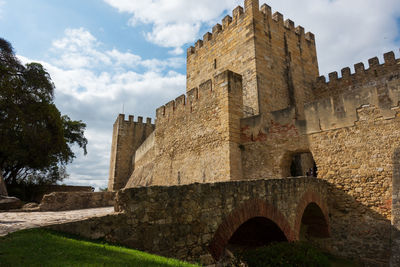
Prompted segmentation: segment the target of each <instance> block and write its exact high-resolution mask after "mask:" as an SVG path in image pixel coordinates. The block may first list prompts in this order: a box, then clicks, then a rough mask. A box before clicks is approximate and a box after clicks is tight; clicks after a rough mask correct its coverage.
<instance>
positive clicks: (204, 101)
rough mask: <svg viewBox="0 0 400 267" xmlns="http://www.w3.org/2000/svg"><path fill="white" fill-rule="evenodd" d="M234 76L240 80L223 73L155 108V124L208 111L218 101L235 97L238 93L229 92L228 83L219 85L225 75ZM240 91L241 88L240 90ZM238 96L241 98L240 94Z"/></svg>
mask: <svg viewBox="0 0 400 267" xmlns="http://www.w3.org/2000/svg"><path fill="white" fill-rule="evenodd" d="M231 74H232V75H234V76H235V78H240V81H241V77H240V75H237V74H233V73H232V72H230V71H225V72H223V73H221V74H219V75H217V76H215V77H214V79H209V80H207V81H206V82H204V83H202V84H200V85H199V86H198V87H196V88H193V89H192V90H190V91H188V92H187V93H186V95H181V96H179V97H177V98H176V99H175V100H171V101H169V102H168V103H167V104H165V105H163V106H161V107H159V108H157V110H156V117H157V124H158V123H160V122H162V121H165V120H169V119H171V118H172V117H185V116H189V115H190V114H192V113H196V112H197V111H200V110H203V108H204V109H208V108H210V107H212V106H213V104H215V105H219V104H218V102H219V101H223V99H224V98H229V96H232V95H235V94H237V93H238V92H236V90H230V89H231V87H230V86H227V84H228V81H226V82H225V83H223V84H221V81H222V80H226V79H227V77H225V76H226V75H228V76H229V75H231ZM240 90H242V88H240ZM240 96H242V94H241V92H240Z"/></svg>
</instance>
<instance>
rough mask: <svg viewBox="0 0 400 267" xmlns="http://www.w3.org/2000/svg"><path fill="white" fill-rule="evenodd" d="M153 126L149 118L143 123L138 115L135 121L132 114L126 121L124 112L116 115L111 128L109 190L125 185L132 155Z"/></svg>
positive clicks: (129, 171)
mask: <svg viewBox="0 0 400 267" xmlns="http://www.w3.org/2000/svg"><path fill="white" fill-rule="evenodd" d="M154 127H155V126H154V124H151V119H150V118H147V120H146V123H144V122H143V118H142V117H138V120H137V122H135V121H134V117H133V116H129V119H128V120H127V121H126V120H125V115H124V114H120V115H119V116H118V118H117V120H116V121H115V123H114V128H113V138H112V145H111V158H110V177H109V180H108V190H109V191H116V190H119V189H121V188H124V187H125V185H126V183H127V182H128V180H129V177H130V175H131V173H132V172H133V169H134V164H133V163H134V161H132V159H133V156H134V155H135V152H136V150H137V149H138V148H139V146H140V145H141V144H142V143H143V142H144V141H145V140H146V138H147V137H148V136H149V135H150V134H151V133H152V132H153V131H154Z"/></svg>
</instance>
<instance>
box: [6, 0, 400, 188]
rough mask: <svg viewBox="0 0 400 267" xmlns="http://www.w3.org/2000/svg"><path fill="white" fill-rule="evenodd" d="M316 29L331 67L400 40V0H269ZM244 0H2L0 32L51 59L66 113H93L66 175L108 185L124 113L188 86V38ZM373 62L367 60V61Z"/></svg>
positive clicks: (146, 112) (25, 56) (26, 55)
mask: <svg viewBox="0 0 400 267" xmlns="http://www.w3.org/2000/svg"><path fill="white" fill-rule="evenodd" d="M263 3H267V4H268V5H270V6H271V7H272V9H273V12H275V11H279V12H281V13H282V14H284V16H285V18H290V19H292V20H293V21H295V23H296V25H302V26H303V27H305V29H306V31H311V32H313V33H314V34H315V35H316V42H317V48H318V56H319V64H320V73H321V74H324V75H326V74H327V73H329V72H332V71H340V69H341V68H343V67H347V66H353V64H355V63H358V62H364V63H367V60H368V58H371V57H374V56H379V58H380V59H381V60H382V54H383V53H385V52H388V51H395V53H396V57H399V48H400V1H399V0H302V1H299V0H269V1H262V0H260V4H263ZM237 5H243V1H242V0H217V1H215V0H68V1H66V0H0V37H2V38H5V39H6V40H8V41H10V42H11V43H12V45H13V46H14V48H15V50H16V53H17V55H18V56H19V57H20V58H21V60H22V61H24V62H29V61H36V62H40V63H42V64H43V65H44V66H45V67H46V69H47V70H48V71H49V73H50V74H51V77H52V79H53V81H54V83H55V85H56V104H57V106H58V108H59V109H60V110H61V112H62V113H63V114H67V115H69V116H70V117H71V118H72V119H74V120H83V121H84V122H86V123H87V131H86V136H87V138H88V139H89V147H88V155H87V156H83V155H82V153H81V151H79V150H76V151H77V158H76V159H75V161H74V163H73V164H71V165H70V166H69V167H68V172H69V174H70V178H69V179H68V180H67V181H64V182H65V183H67V184H74V185H91V186H94V187H106V186H107V179H108V168H109V154H110V147H111V134H112V124H113V122H114V121H115V118H116V117H117V115H118V113H122V111H124V113H126V114H133V115H135V116H143V117H152V118H153V119H154V117H155V109H156V108H157V107H159V106H161V105H163V104H165V103H166V102H168V101H169V100H171V99H174V98H175V97H176V96H178V95H180V94H182V93H184V91H185V77H186V66H185V58H186V54H185V51H186V48H187V47H188V46H190V45H191V44H192V43H194V42H195V41H196V40H197V39H199V38H200V37H201V36H203V34H204V33H205V32H207V31H209V30H210V29H211V27H212V26H213V25H214V24H215V23H217V22H219V21H220V20H221V19H222V17H224V16H225V15H226V14H231V10H232V9H233V8H234V7H235V6H237ZM366 66H368V65H367V64H366Z"/></svg>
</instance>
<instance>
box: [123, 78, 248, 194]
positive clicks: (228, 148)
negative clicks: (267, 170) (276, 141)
mask: <svg viewBox="0 0 400 267" xmlns="http://www.w3.org/2000/svg"><path fill="white" fill-rule="evenodd" d="M156 113H157V120H156V128H155V132H154V145H153V146H152V147H150V148H149V150H148V151H147V153H145V155H143V157H140V158H139V160H138V162H136V163H135V170H134V172H133V174H132V176H131V178H130V180H129V182H128V187H135V186H144V185H174V184H176V185H179V184H189V183H194V182H216V181H226V180H230V179H240V178H241V175H242V170H241V162H240V159H241V156H240V149H239V142H240V135H239V131H240V127H239V123H240V118H241V116H242V78H241V76H240V75H237V74H235V73H233V72H231V71H225V72H223V73H221V74H219V75H217V76H215V77H214V78H213V80H209V81H207V82H205V83H203V84H201V85H200V86H199V88H198V89H197V88H195V89H193V90H191V91H189V92H188V93H187V96H185V95H182V96H180V97H178V98H177V99H176V100H174V101H171V102H169V103H167V104H166V105H165V106H162V107H160V108H158V109H157V112H156ZM152 157H153V158H152Z"/></svg>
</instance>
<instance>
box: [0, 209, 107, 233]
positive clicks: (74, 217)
mask: <svg viewBox="0 0 400 267" xmlns="http://www.w3.org/2000/svg"><path fill="white" fill-rule="evenodd" d="M113 213H114V207H107V208H98V209H86V210H72V211H57V212H0V236H4V235H6V234H8V233H12V232H15V231H18V230H22V229H28V228H37V227H41V226H46V225H52V224H60V223H66V222H73V221H80V220H84V219H87V218H91V217H100V216H104V215H108V214H113Z"/></svg>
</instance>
